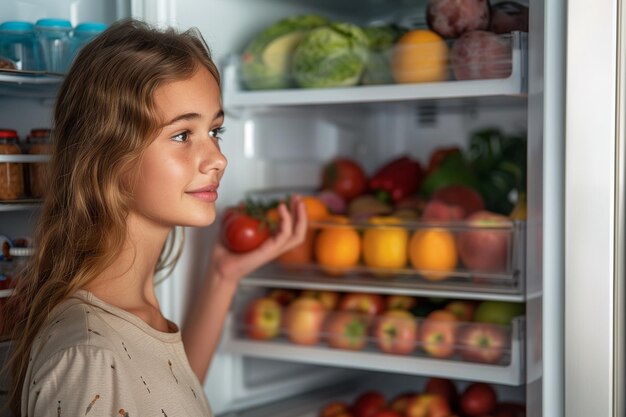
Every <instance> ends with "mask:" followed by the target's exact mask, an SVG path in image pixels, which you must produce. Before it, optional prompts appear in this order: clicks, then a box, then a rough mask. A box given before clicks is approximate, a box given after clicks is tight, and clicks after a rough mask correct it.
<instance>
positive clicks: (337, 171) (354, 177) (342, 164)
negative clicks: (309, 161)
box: [322, 158, 367, 201]
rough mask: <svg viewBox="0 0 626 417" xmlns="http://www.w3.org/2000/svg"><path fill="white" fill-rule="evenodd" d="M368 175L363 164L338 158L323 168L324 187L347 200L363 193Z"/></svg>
mask: <svg viewBox="0 0 626 417" xmlns="http://www.w3.org/2000/svg"><path fill="white" fill-rule="evenodd" d="M366 188H367V176H366V175H365V172H364V171H363V168H361V166H360V165H359V164H358V163H357V162H355V161H353V160H351V159H348V158H337V159H335V160H333V161H331V162H329V163H328V164H327V165H326V166H325V167H324V169H323V170H322V189H323V190H330V191H334V192H335V193H337V194H339V195H340V196H342V197H343V198H344V199H345V200H346V201H350V200H352V199H353V198H354V197H358V196H359V195H361V194H363V193H364V192H365V190H366Z"/></svg>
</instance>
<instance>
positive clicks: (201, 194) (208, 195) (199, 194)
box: [187, 189, 217, 203]
mask: <svg viewBox="0 0 626 417" xmlns="http://www.w3.org/2000/svg"><path fill="white" fill-rule="evenodd" d="M187 194H189V195H190V196H192V197H194V198H197V199H199V200H202V201H206V202H209V203H213V202H215V200H217V191H216V190H215V189H213V190H212V191H211V190H206V191H190V192H188V193H187Z"/></svg>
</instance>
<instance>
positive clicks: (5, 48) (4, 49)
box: [0, 21, 42, 71]
mask: <svg viewBox="0 0 626 417" xmlns="http://www.w3.org/2000/svg"><path fill="white" fill-rule="evenodd" d="M0 57H2V58H5V59H8V60H10V61H11V62H13V63H14V66H15V68H14V69H18V70H28V71H37V70H40V69H42V68H41V62H40V61H41V58H40V53H39V45H38V42H37V36H36V34H35V29H34V25H33V24H32V23H30V22H23V21H7V22H3V23H2V24H0Z"/></svg>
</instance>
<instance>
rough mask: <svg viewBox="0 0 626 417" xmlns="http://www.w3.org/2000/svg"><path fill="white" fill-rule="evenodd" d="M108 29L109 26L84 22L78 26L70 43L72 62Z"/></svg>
mask: <svg viewBox="0 0 626 417" xmlns="http://www.w3.org/2000/svg"><path fill="white" fill-rule="evenodd" d="M106 28H107V25H105V24H104V23H98V22H83V23H79V24H78V25H76V27H75V28H74V31H73V32H72V39H71V41H70V60H71V61H73V60H74V59H75V58H76V55H78V53H79V52H80V50H81V49H82V48H83V47H84V46H85V45H87V44H88V43H89V42H91V40H92V39H93V38H95V37H96V36H98V35H99V34H100V33H102V31H104V30H105V29H106Z"/></svg>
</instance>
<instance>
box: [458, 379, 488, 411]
mask: <svg viewBox="0 0 626 417" xmlns="http://www.w3.org/2000/svg"><path fill="white" fill-rule="evenodd" d="M496 403H497V395H496V391H495V390H494V389H493V387H492V386H491V385H489V384H486V383H484V382H474V383H472V384H470V385H468V386H467V388H465V391H463V393H462V394H461V402H460V407H461V411H462V412H463V413H465V414H466V415H468V416H470V417H474V416H481V415H483V414H490V413H491V412H492V411H493V410H494V409H495V407H496Z"/></svg>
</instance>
